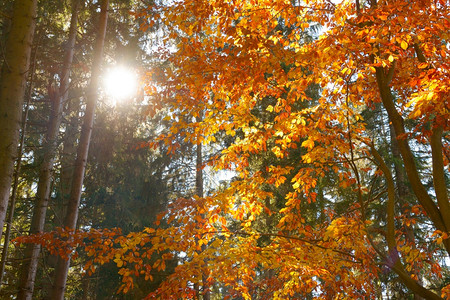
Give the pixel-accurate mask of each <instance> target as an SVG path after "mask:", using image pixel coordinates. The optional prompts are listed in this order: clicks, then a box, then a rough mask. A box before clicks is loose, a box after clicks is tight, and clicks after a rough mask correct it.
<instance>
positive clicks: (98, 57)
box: [52, 0, 109, 300]
mask: <svg viewBox="0 0 450 300" xmlns="http://www.w3.org/2000/svg"><path fill="white" fill-rule="evenodd" d="M108 5H109V3H108V0H102V1H101V3H100V7H101V11H100V19H99V25H98V33H97V39H96V44H95V47H94V58H93V63H92V71H91V82H90V85H89V88H88V91H87V101H86V102H87V103H86V111H85V114H84V120H83V127H82V129H81V137H80V142H79V144H78V150H77V159H76V162H75V169H74V174H73V179H72V186H71V192H70V199H69V203H68V207H67V213H66V216H65V219H64V227H65V228H70V229H75V228H76V224H77V219H78V207H79V204H80V199H81V191H82V187H83V179H84V172H85V169H86V161H87V157H88V152H89V143H90V140H91V134H92V126H93V125H94V117H95V106H96V103H97V97H98V93H97V89H98V82H99V77H100V76H99V75H100V66H101V62H102V58H103V45H104V41H105V34H106V25H107V19H108ZM69 266H70V258H69V259H67V260H64V259H62V258H61V257H58V262H57V264H56V270H55V282H54V286H53V291H52V299H53V300H58V299H61V300H62V299H64V291H65V287H66V281H67V273H68V271H69Z"/></svg>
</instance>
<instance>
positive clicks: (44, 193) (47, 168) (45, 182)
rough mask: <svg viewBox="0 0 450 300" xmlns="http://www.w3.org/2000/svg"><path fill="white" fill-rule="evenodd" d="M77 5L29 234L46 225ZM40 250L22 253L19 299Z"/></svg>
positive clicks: (26, 294) (29, 286) (29, 284)
mask: <svg viewBox="0 0 450 300" xmlns="http://www.w3.org/2000/svg"><path fill="white" fill-rule="evenodd" d="M78 7H79V1H78V0H75V1H73V2H72V18H71V21H70V29H69V37H68V39H67V46H66V47H67V48H66V52H65V58H64V62H63V66H62V70H61V73H60V78H61V80H60V84H59V87H58V88H55V91H53V92H54V93H53V94H52V95H49V98H50V101H51V103H52V105H51V113H50V118H49V119H50V122H49V123H50V124H49V126H48V129H47V134H46V136H45V145H44V158H43V161H42V163H41V165H40V173H39V184H38V188H37V197H36V203H35V206H34V212H33V218H32V221H31V228H30V233H31V234H36V233H39V232H42V231H43V229H44V224H45V216H46V212H47V207H48V202H49V197H50V186H51V173H52V169H53V164H54V161H55V157H56V151H57V145H58V144H57V137H58V133H59V129H60V124H61V119H62V108H63V105H64V103H66V101H67V99H68V95H69V74H70V69H71V64H72V60H73V55H74V47H75V41H76V35H77V22H78V9H79V8H78ZM39 253H40V246H39V245H33V244H29V245H27V248H26V249H25V255H24V263H23V266H22V270H21V279H20V286H19V294H18V299H31V297H32V295H33V289H34V281H35V277H36V271H37V265H38V258H39Z"/></svg>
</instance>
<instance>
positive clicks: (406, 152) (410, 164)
mask: <svg viewBox="0 0 450 300" xmlns="http://www.w3.org/2000/svg"><path fill="white" fill-rule="evenodd" d="M393 68H394V67H392V68H391V69H390V70H389V72H388V74H390V73H392V72H393V70H394V69H393ZM389 77H390V76H389V75H386V73H385V70H384V68H382V67H377V68H376V80H377V84H378V89H379V92H380V96H381V102H382V103H383V106H384V109H385V110H386V112H387V113H388V116H389V120H390V122H391V124H392V128H393V129H394V130H393V133H394V136H395V139H396V140H397V145H398V150H399V152H400V154H401V157H402V161H403V165H404V167H405V173H406V175H407V177H408V179H409V182H410V183H411V188H412V190H413V192H414V194H415V195H416V197H417V199H418V201H419V203H420V204H421V205H422V207H423V208H424V209H425V211H426V212H427V214H428V216H429V218H430V220H431V221H432V222H433V224H434V225H435V226H436V228H437V229H439V230H442V231H445V232H446V231H447V229H446V225H445V221H444V219H443V216H442V214H441V211H439V208H438V207H437V205H436V204H435V203H434V202H433V200H432V199H431V197H430V195H429V194H428V193H427V191H426V189H425V187H424V185H423V184H422V181H421V179H420V175H419V172H418V171H417V166H416V164H415V162H414V155H413V153H412V151H411V148H410V147H409V144H408V141H407V140H406V139H399V138H398V137H399V136H402V135H403V134H405V127H404V120H403V118H402V116H401V115H400V114H399V113H398V111H397V109H396V108H395V103H394V98H393V96H392V93H391V89H390V87H389V81H390V80H389ZM444 246H445V247H446V250H447V252H449V253H450V242H448V240H447V241H445V242H444ZM392 269H393V270H394V271H395V273H397V275H398V276H399V278H400V279H401V281H402V282H403V283H404V284H405V285H406V286H407V287H408V288H409V289H410V290H411V291H412V292H414V293H415V294H416V295H419V296H421V297H424V298H426V299H442V298H441V297H439V296H438V295H436V294H435V293H433V292H432V291H430V290H428V289H426V288H424V287H423V286H422V285H420V284H419V283H418V282H417V281H416V280H414V279H413V278H411V276H410V275H409V274H407V273H406V272H405V271H404V269H403V266H402V265H401V262H400V261H397V263H396V264H395V265H394V266H393V268H392Z"/></svg>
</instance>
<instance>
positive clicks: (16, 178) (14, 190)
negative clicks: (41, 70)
mask: <svg viewBox="0 0 450 300" xmlns="http://www.w3.org/2000/svg"><path fill="white" fill-rule="evenodd" d="M38 48H39V44H38V43H36V45H35V47H34V51H33V54H32V56H33V59H32V63H31V67H30V68H31V72H30V79H29V81H28V82H29V83H28V87H27V92H26V99H27V103H26V106H25V111H24V113H23V119H22V129H21V136H20V143H19V149H18V151H17V162H16V170H15V171H14V180H13V185H12V191H11V199H10V204H9V212H8V216H7V218H6V231H5V234H4V236H5V237H4V239H5V241H4V243H3V250H2V261H1V263H0V287H1V285H2V283H3V276H4V273H5V266H6V261H7V259H8V248H9V242H10V238H11V226H12V221H13V219H14V210H15V208H16V200H17V189H18V187H19V176H20V169H21V167H22V155H23V147H24V143H25V135H26V132H27V120H28V111H29V109H30V102H31V91H32V90H33V82H34V74H35V70H36V55H37V52H38Z"/></svg>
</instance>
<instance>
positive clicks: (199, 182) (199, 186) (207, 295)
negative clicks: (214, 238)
mask: <svg viewBox="0 0 450 300" xmlns="http://www.w3.org/2000/svg"><path fill="white" fill-rule="evenodd" d="M197 122H201V117H198V118H197ZM195 170H196V171H195V193H196V195H197V196H198V197H199V198H203V196H204V192H203V153H202V143H201V142H200V139H198V141H197V149H196V163H195ZM205 249H206V245H203V246H202V251H204V250H205ZM208 273H209V272H208V270H207V269H206V270H205V271H204V272H203V275H202V295H203V300H209V299H211V292H210V291H209V288H208V284H207V280H208V276H209V274H208Z"/></svg>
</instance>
